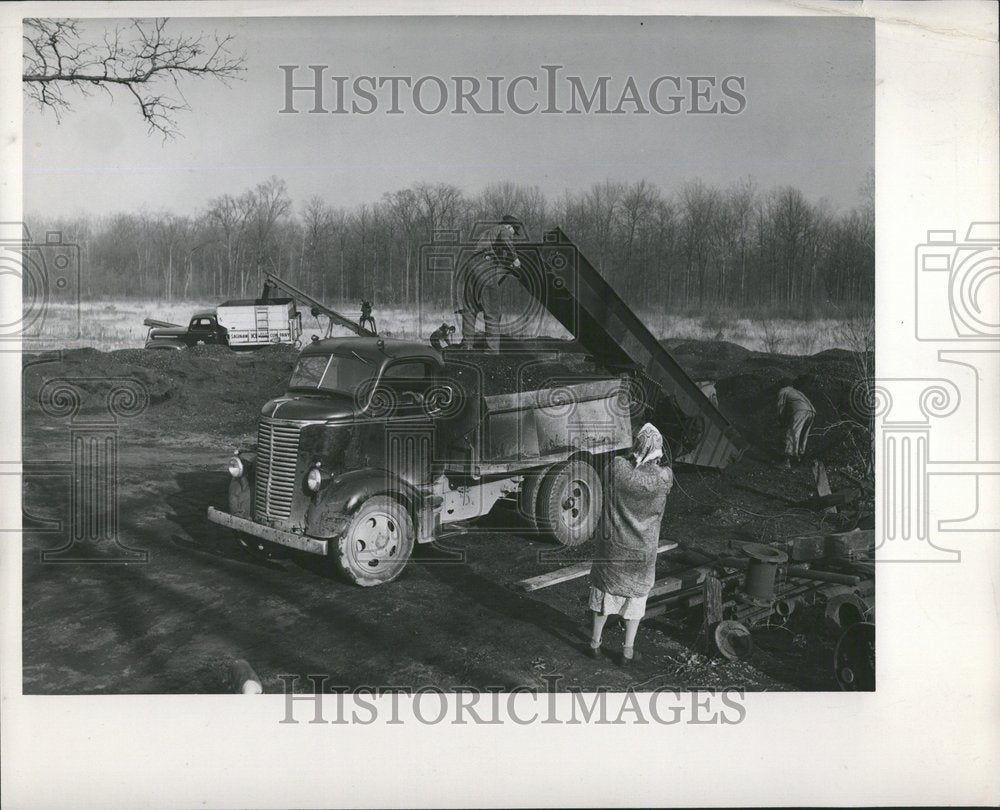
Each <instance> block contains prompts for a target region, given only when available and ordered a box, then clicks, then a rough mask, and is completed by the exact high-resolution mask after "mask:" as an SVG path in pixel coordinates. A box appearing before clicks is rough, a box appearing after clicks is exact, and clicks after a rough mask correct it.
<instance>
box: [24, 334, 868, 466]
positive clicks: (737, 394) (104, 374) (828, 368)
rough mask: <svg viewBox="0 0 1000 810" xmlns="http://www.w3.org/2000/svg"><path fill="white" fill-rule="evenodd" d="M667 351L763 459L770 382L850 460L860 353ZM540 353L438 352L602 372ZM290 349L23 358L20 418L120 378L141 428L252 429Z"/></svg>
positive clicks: (472, 361)
mask: <svg viewBox="0 0 1000 810" xmlns="http://www.w3.org/2000/svg"><path fill="white" fill-rule="evenodd" d="M665 345H667V346H668V349H669V350H670V352H671V354H672V355H673V356H674V358H675V359H676V360H677V361H678V362H679V363H680V365H681V366H682V367H683V368H684V370H685V371H686V372H687V373H688V374H689V375H690V376H691V377H692V378H693V379H695V380H714V381H715V382H716V391H717V392H718V397H719V407H720V409H721V410H722V412H723V413H724V414H725V415H726V417H727V418H729V419H730V421H732V422H733V423H734V424H735V425H736V427H737V428H738V429H739V430H740V431H741V432H742V433H743V434H744V436H746V437H747V438H748V439H749V440H750V442H751V443H752V444H753V445H755V446H756V447H758V448H760V449H762V450H764V451H765V454H770V453H774V452H776V451H777V450H778V443H779V440H780V436H779V431H778V425H777V423H776V415H775V399H776V396H777V389H778V386H779V383H780V382H781V381H782V380H784V379H792V380H795V381H796V384H797V387H799V388H800V389H801V390H802V391H803V392H805V394H806V395H807V396H808V397H809V398H810V400H812V402H813V404H814V405H815V406H816V409H817V418H816V422H815V425H814V428H813V438H812V441H811V448H810V449H811V454H815V456H817V457H819V458H822V459H823V460H825V461H827V462H828V463H832V464H840V465H847V464H853V463H855V462H857V461H858V458H859V457H858V453H859V448H860V449H863V447H864V446H865V444H866V442H867V441H868V437H867V434H866V433H865V431H864V423H865V419H864V415H863V413H859V410H858V408H857V401H858V399H859V398H858V397H857V396H856V395H855V396H852V394H856V392H855V386H856V384H857V381H858V380H859V379H860V376H861V375H860V373H859V370H858V369H859V362H858V360H859V358H858V357H856V356H855V355H854V354H852V353H851V352H846V351H842V350H830V351H824V352H820V353H818V354H815V355H813V356H811V357H793V356H789V355H769V354H762V353H759V352H751V351H749V350H748V349H744V348H743V347H741V346H737V345H735V344H732V343H725V342H711V341H665ZM565 348H566V347H565V346H563V347H562V349H563V350H561V351H558V352H556V351H545V352H543V353H541V354H535V355H532V354H531V353H528V352H517V353H513V354H504V355H499V356H496V355H489V354H485V353H481V352H469V353H466V352H461V351H458V350H448V351H447V352H446V357H447V359H448V361H449V365H451V363H452V361H454V362H455V363H457V364H458V365H460V366H461V365H463V364H464V365H465V366H466V369H465V370H464V372H463V373H462V374H460V375H459V376H460V377H462V378H463V379H464V378H466V377H467V378H469V379H470V380H475V381H476V382H475V383H473V385H474V387H479V386H481V387H482V393H483V394H484V395H485V396H489V395H491V394H496V393H503V392H509V391H512V390H517V389H521V390H533V389H537V388H541V387H543V386H545V385H546V384H548V383H551V382H553V381H557V382H561V381H570V380H574V379H575V380H581V379H588V378H589V379H594V378H606V377H607V376H608V373H607V372H606V371H605V370H602V369H601V368H599V367H598V366H597V365H595V363H594V362H593V361H592V360H591V359H589V358H588V357H587V355H586V354H584V353H581V352H574V351H568V350H565ZM296 357H297V351H296V350H295V349H294V348H291V347H287V346H274V347H267V348H264V349H260V350H258V351H255V352H247V353H241V352H233V351H230V350H229V349H227V348H225V347H221V346H197V347H194V348H192V349H188V350H184V351H148V350H143V349H123V350H119V351H113V352H100V351H97V350H95V349H76V350H71V351H64V352H46V353H42V354H35V355H25V359H24V373H23V398H24V411H25V415H26V416H30V417H31V418H33V419H36V418H41V419H52V418H53V417H52V415H51V408H50V409H49V411H50V412H49V413H46V412H45V410H44V409H43V408H42V407H41V404H40V402H39V398H40V397H44V396H51V395H52V386H48V387H46V385H45V384H46V383H47V382H49V381H53V380H58V379H68V380H71V381H73V382H72V385H73V387H74V388H75V389H76V390H77V391H78V392H79V399H80V403H79V405H80V412H81V413H84V414H86V413H92V414H96V413H97V412H99V411H101V410H105V409H106V408H107V405H106V396H107V393H108V391H109V390H110V386H109V381H111V380H125V381H130V382H131V383H132V384H134V385H135V386H137V387H138V389H139V390H141V391H142V392H144V396H146V397H147V398H148V402H147V406H146V410H145V412H144V413H143V414H142V420H143V423H144V424H148V426H149V427H150V429H152V430H159V431H163V432H165V433H169V432H170V431H178V432H190V433H211V432H217V433H224V434H252V433H253V432H254V431H255V430H256V423H257V417H258V414H259V412H260V407H261V405H263V404H264V403H265V402H266V401H267V400H269V399H273V398H274V397H277V396H280V395H281V394H282V393H283V392H284V391H285V386H286V384H287V381H288V379H289V377H290V375H291V371H292V366H293V365H294V363H295V360H296Z"/></svg>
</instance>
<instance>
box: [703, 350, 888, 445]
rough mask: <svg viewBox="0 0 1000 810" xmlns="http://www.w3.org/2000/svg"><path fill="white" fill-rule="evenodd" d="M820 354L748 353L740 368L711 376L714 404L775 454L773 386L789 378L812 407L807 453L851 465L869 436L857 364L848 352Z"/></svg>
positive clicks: (776, 431) (776, 430) (753, 441)
mask: <svg viewBox="0 0 1000 810" xmlns="http://www.w3.org/2000/svg"><path fill="white" fill-rule="evenodd" d="M821 354H822V355H826V356H825V357H821V356H820V355H815V356H813V357H808V358H785V357H775V356H768V355H755V356H754V357H750V358H748V359H747V361H746V362H745V363H744V370H743V372H742V373H738V374H734V375H732V376H730V377H724V378H722V379H720V380H718V381H717V382H716V386H715V387H716V391H717V392H718V396H719V408H720V410H721V411H722V412H723V414H724V415H725V416H726V417H727V418H728V419H729V420H730V421H732V422H733V424H734V425H736V427H737V428H738V429H739V430H740V432H742V433H743V435H744V436H745V437H746V438H747V439H748V440H749V441H750V442H751V444H752V445H754V446H756V447H758V448H760V449H762V450H764V451H765V452H766V453H773V454H777V453H778V452H780V441H781V432H780V428H779V426H778V423H777V412H776V400H777V395H778V388H779V387H780V385H781V384H782V383H783V382H787V381H788V380H789V379H791V380H793V381H794V385H795V387H796V388H798V389H799V390H800V391H802V392H803V393H804V394H805V395H806V396H807V397H809V400H810V401H811V402H812V403H813V406H814V407H815V408H816V419H815V421H814V423H813V429H812V433H811V439H810V442H809V449H808V452H807V456H808V457H815V458H820V459H822V460H823V461H825V462H827V463H828V464H834V465H856V464H858V463H859V462H860V461H861V459H862V458H863V453H864V452H865V447H866V444H867V442H868V441H869V438H868V433H867V427H866V419H865V416H864V414H863V413H861V412H860V411H859V409H858V407H857V402H858V396H857V393H856V388H857V386H858V385H859V384H861V383H860V382H859V381H860V375H859V373H858V366H857V365H856V363H855V362H854V359H853V355H851V354H850V353H847V354H848V358H847V359H844V358H843V356H842V355H841V354H840V353H839V352H836V353H832V352H822V353H821ZM869 385H870V383H869Z"/></svg>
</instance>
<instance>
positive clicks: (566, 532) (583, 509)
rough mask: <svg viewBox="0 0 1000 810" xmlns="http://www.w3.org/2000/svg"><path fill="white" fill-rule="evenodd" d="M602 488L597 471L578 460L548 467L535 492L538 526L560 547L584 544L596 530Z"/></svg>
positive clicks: (585, 462)
mask: <svg viewBox="0 0 1000 810" xmlns="http://www.w3.org/2000/svg"><path fill="white" fill-rule="evenodd" d="M603 503H604V487H603V486H602V485H601V477H600V476H599V475H598V474H597V470H595V469H594V466H593V465H592V464H591V463H590V462H589V461H587V460H585V459H582V458H578V459H573V460H572V461H567V462H564V463H563V464H557V465H555V466H554V467H552V468H551V469H550V470H549V472H548V473H547V474H546V476H545V478H544V479H543V480H542V486H541V488H540V489H539V492H538V525H539V528H541V529H543V530H544V531H546V532H548V533H549V534H550V535H551V536H552V537H553V539H554V540H555V541H556V542H557V543H559V544H560V545H563V546H579V545H580V544H582V543H586V542H587V541H588V540H589V539H590V538H591V537H592V536H593V534H594V532H595V531H597V525H598V523H599V521H600V519H601V508H602V505H603Z"/></svg>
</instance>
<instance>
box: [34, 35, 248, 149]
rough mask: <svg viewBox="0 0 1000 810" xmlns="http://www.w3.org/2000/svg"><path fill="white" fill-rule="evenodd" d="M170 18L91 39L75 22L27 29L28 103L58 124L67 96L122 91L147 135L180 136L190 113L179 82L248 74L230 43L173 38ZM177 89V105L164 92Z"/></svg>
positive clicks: (226, 40) (228, 39)
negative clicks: (181, 116)
mask: <svg viewBox="0 0 1000 810" xmlns="http://www.w3.org/2000/svg"><path fill="white" fill-rule="evenodd" d="M166 27H167V18H163V17H161V18H157V19H153V20H133V21H131V23H129V24H128V25H119V26H116V27H115V28H114V29H113V30H109V31H105V32H103V35H102V34H99V33H97V32H94V33H93V34H92V35H90V36H88V33H89V32H85V31H84V30H83V29H82V28H81V26H80V23H79V22H78V21H76V20H59V19H52V20H48V19H46V20H43V19H37V18H30V19H26V20H25V21H24V33H23V35H22V39H23V42H24V68H23V75H22V81H23V83H24V90H25V93H26V94H27V96H28V98H29V99H31V100H32V101H34V102H35V103H37V104H38V106H39V107H40V108H43V109H44V108H50V109H52V110H53V112H54V113H55V115H56V119H57V120H59V118H60V116H61V114H62V113H63V112H65V111H68V110H70V109H71V105H70V101H69V99H68V98H67V95H66V91H67V89H72V90H75V91H78V92H79V93H81V94H82V95H85V96H86V95H90V92H91V90H92V89H93V88H95V87H97V88H100V89H101V90H104V91H105V92H106V93H108V95H112V92H111V91H112V88H116V87H120V88H124V89H125V90H126V91H127V92H128V93H129V94H130V95H131V96H132V98H133V99H135V101H136V103H137V104H138V105H139V110H140V113H141V114H142V117H143V119H144V120H145V121H146V123H147V124H148V126H149V131H150V132H151V133H152V132H159V133H161V134H162V135H163V136H164V138H169V137H173V136H175V135H177V134H178V130H177V124H176V120H175V116H176V113H178V112H180V111H182V110H188V109H190V107H188V105H187V102H186V100H185V99H184V94H183V92H182V91H181V88H180V83H179V80H180V78H181V77H182V76H194V77H196V78H201V77H204V76H212V77H214V78H216V79H219V80H221V81H222V82H224V83H226V82H228V81H229V80H230V79H233V78H236V76H237V74H238V73H240V72H241V71H242V70H244V67H243V62H244V59H245V56H244V55H243V54H240V55H234V54H232V53H230V51H229V46H230V45H231V43H232V41H233V37H232V36H231V35H230V36H225V37H222V38H219V37H218V36H213V37H212V38H211V39H209V38H207V37H205V36H204V35H200V34H199V35H197V36H191V35H184V34H181V35H178V36H171V35H169V34H168V33H166ZM168 82H169V83H172V84H173V87H174V90H175V91H176V97H173V96H170V95H167V94H166V93H165V92H164V91H163V85H164V84H165V83H168Z"/></svg>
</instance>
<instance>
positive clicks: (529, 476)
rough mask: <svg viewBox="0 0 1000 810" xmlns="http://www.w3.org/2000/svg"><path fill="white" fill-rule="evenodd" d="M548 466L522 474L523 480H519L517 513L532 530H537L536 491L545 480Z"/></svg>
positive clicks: (537, 491)
mask: <svg viewBox="0 0 1000 810" xmlns="http://www.w3.org/2000/svg"><path fill="white" fill-rule="evenodd" d="M546 472H548V468H544V469H540V470H538V471H536V472H529V473H525V474H524V481H522V482H521V491H520V492H518V494H517V511H518V514H519V515H520V516H521V517H522V518H523V519H524V521H525V522H526V523H527V524H528V528H529V529H530V530H532V531H538V530H539V528H540V527H539V525H538V493H539V491H540V490H541V488H542V482H543V481H544V480H545V474H546Z"/></svg>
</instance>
